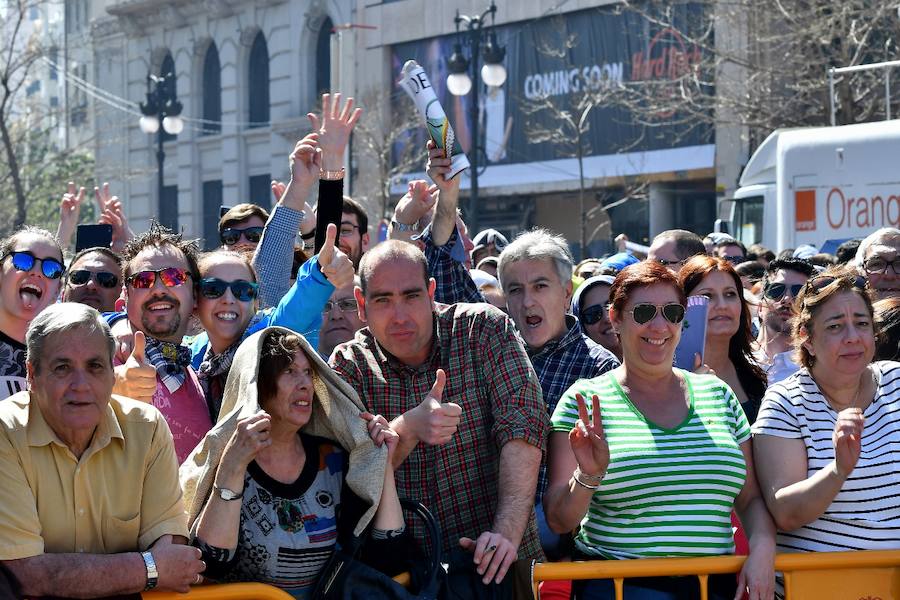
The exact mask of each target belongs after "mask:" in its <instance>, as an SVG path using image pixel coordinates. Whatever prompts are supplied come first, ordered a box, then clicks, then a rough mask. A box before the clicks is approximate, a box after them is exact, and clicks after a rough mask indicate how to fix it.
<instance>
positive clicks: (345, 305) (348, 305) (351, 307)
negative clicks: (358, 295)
mask: <svg viewBox="0 0 900 600" xmlns="http://www.w3.org/2000/svg"><path fill="white" fill-rule="evenodd" d="M335 306H337V308H338V310H339V311H341V312H342V313H345V312H353V311H356V309H357V306H356V300H351V299H350V298H345V299H344V300H338V301H337V302H333V301H331V300H329V301H328V302H326V303H325V306H323V307H322V312H323V313H329V312H331V310H332V309H333V308H334V307H335Z"/></svg>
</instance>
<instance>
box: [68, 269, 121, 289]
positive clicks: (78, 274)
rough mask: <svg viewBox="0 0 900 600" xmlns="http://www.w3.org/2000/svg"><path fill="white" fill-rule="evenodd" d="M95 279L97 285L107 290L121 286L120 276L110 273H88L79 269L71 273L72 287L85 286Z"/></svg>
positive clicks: (70, 281)
mask: <svg viewBox="0 0 900 600" xmlns="http://www.w3.org/2000/svg"><path fill="white" fill-rule="evenodd" d="M91 279H93V280H94V281H96V282H97V285H99V286H100V287H104V288H107V289H112V288H114V287H116V286H117V285H119V276H118V275H116V274H115V273H110V272H109V271H97V272H96V273H95V272H94V271H88V270H86V269H78V270H77V271H69V283H70V284H72V285H84V284H86V283H87V282H88V281H90V280H91Z"/></svg>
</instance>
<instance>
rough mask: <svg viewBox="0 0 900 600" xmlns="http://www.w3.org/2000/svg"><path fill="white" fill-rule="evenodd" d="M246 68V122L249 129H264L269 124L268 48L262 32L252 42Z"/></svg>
mask: <svg viewBox="0 0 900 600" xmlns="http://www.w3.org/2000/svg"><path fill="white" fill-rule="evenodd" d="M248 66H249V70H248V77H247V81H248V84H249V85H248V86H247V90H248V93H249V95H250V96H249V101H248V106H249V107H250V111H249V113H250V114H249V117H250V118H249V119H248V121H250V127H264V126H266V125H268V124H269V48H268V46H267V45H266V38H265V37H264V36H263V34H262V32H259V33H258V34H256V39H254V40H253V47H251V48H250V61H249V65H248Z"/></svg>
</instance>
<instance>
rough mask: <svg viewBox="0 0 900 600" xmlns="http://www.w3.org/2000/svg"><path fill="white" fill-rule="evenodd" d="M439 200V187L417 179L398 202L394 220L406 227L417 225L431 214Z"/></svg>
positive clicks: (408, 186)
mask: <svg viewBox="0 0 900 600" xmlns="http://www.w3.org/2000/svg"><path fill="white" fill-rule="evenodd" d="M437 199H438V187H437V186H436V185H431V186H429V185H428V182H427V181H425V180H424V179H415V180H413V181H410V182H409V184H408V185H407V189H406V194H405V195H404V196H403V197H402V198H400V200H399V201H398V202H397V208H396V209H394V220H395V221H397V222H398V223H403V224H405V225H412V224H414V223H417V222H418V221H419V220H420V219H421V218H422V217H424V216H425V215H427V214H428V213H430V212H431V210H432V209H433V208H434V205H435V204H436V203H437Z"/></svg>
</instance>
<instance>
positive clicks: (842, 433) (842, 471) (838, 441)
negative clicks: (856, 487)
mask: <svg viewBox="0 0 900 600" xmlns="http://www.w3.org/2000/svg"><path fill="white" fill-rule="evenodd" d="M865 422H866V418H865V417H864V416H863V411H862V409H861V408H855V407H854V408H845V409H844V410H842V411H841V412H839V413H838V418H837V422H836V423H835V424H834V431H833V432H832V434H831V443H832V444H834V463H835V466H836V467H837V472H838V475H840V476H841V477H848V476H849V475H850V473H852V472H853V469H854V468H855V467H856V462H857V461H858V460H859V453H860V451H861V449H862V441H861V440H862V432H863V425H865Z"/></svg>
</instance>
